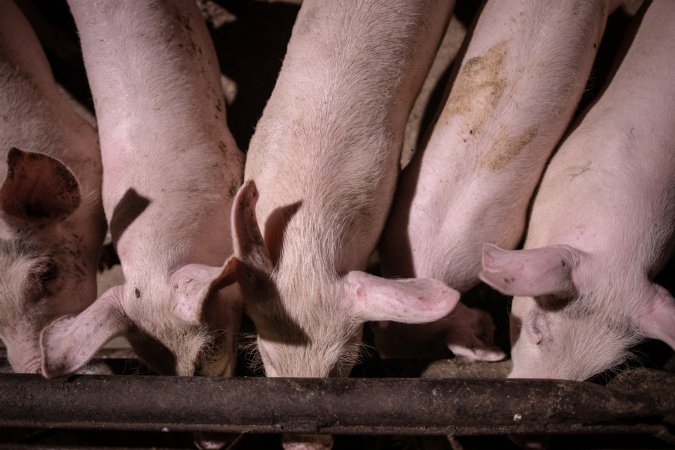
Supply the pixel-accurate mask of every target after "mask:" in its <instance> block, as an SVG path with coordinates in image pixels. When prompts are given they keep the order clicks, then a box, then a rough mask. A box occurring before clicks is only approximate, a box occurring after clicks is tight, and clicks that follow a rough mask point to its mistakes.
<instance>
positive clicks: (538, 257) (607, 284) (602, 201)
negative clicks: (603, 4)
mask: <svg viewBox="0 0 675 450" xmlns="http://www.w3.org/2000/svg"><path fill="white" fill-rule="evenodd" d="M643 12H644V16H643V17H641V18H639V17H638V18H636V20H637V21H638V24H639V27H638V28H637V32H636V34H635V35H634V37H633V36H631V37H632V38H633V39H632V42H629V46H628V50H627V53H626V55H625V57H624V58H623V60H622V61H620V63H619V64H618V66H617V69H616V73H615V74H614V76H613V78H612V79H611V81H610V82H609V84H608V86H607V88H606V90H605V91H604V93H603V94H602V95H601V97H600V98H599V100H598V101H597V102H596V103H595V104H594V105H593V106H592V107H591V108H590V109H589V110H588V111H587V113H586V114H585V115H584V116H583V117H582V119H581V120H580V122H579V124H578V125H577V126H576V127H575V128H574V130H573V132H572V133H571V134H570V135H569V137H567V138H566V139H565V141H564V142H563V144H562V145H561V147H560V149H559V150H558V152H557V153H556V155H555V156H554V157H553V159H552V160H551V163H550V165H549V167H548V168H547V169H546V172H545V174H544V178H543V180H542V182H541V186H540V189H539V192H538V193H537V196H536V198H535V202H534V204H533V207H532V213H531V219H530V224H529V227H528V233H527V240H526V243H525V249H524V250H521V251H507V250H501V249H499V248H497V247H495V246H493V245H486V246H485V248H484V250H483V272H482V273H481V279H483V280H484V281H485V282H486V283H488V284H490V285H491V286H493V287H494V288H495V289H497V290H499V291H501V292H503V293H505V294H508V295H514V296H515V297H514V299H513V306H512V312H511V345H512V356H513V370H512V372H511V374H510V376H511V377H514V378H515V377H518V378H563V379H573V380H585V379H587V378H589V377H591V376H593V375H595V374H597V373H600V372H602V371H604V370H606V369H609V368H611V367H613V366H615V365H617V364H620V363H622V362H623V361H624V360H625V359H626V357H627V356H628V351H629V349H630V347H631V346H632V345H634V344H635V343H637V342H638V341H639V340H640V339H642V338H643V337H649V338H655V339H659V340H661V341H664V342H666V343H667V344H668V345H670V346H671V347H673V348H675V300H674V299H673V297H672V296H671V295H670V294H669V293H668V292H667V291H666V290H665V289H664V288H662V287H661V286H658V285H656V284H654V283H653V282H652V281H651V279H652V278H653V277H654V276H655V275H656V274H657V273H658V271H659V269H660V268H661V266H662V265H663V264H664V263H665V260H666V259H667V258H668V256H669V251H668V250H669V249H670V248H672V245H673V237H674V224H675V126H674V124H675V84H673V82H672V74H673V72H674V71H675V59H674V58H673V55H675V28H673V26H672V24H673V23H675V3H672V2H653V3H651V4H649V5H648V7H647V8H646V9H643Z"/></svg>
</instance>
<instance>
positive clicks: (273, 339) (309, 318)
mask: <svg viewBox="0 0 675 450" xmlns="http://www.w3.org/2000/svg"><path fill="white" fill-rule="evenodd" d="M257 198H258V192H257V189H256V186H255V183H254V182H253V181H251V180H249V181H247V182H245V184H244V185H243V186H242V188H241V189H240V191H239V193H238V194H237V197H236V198H235V204H234V207H233V211H232V214H233V215H232V229H233V233H234V235H235V256H233V257H232V258H231V259H230V262H231V263H232V264H233V266H234V267H235V268H236V269H235V270H236V277H237V280H238V281H239V285H240V286H241V289H242V294H243V296H244V298H245V302H246V309H247V312H248V313H249V314H250V315H251V316H252V318H253V319H254V321H255V323H256V328H257V332H258V348H259V351H260V355H261V357H262V361H263V364H264V366H265V372H266V374H267V375H268V376H290V377H301V376H302V377H327V376H341V375H342V376H345V375H347V374H348V373H349V371H350V370H351V367H352V365H353V364H354V363H355V362H356V360H357V358H358V356H359V349H360V343H361V327H362V324H363V323H364V322H366V321H372V320H395V321H400V322H407V323H420V322H429V321H432V320H436V319H438V318H440V317H443V316H444V315H445V314H447V313H448V312H449V311H450V310H451V309H452V308H453V307H454V306H455V304H456V303H457V301H458V298H459V295H458V294H457V292H456V291H454V290H452V289H450V288H448V287H447V286H446V285H445V284H443V283H441V282H440V281H436V280H427V279H396V280H389V279H384V278H380V277H376V276H373V275H370V274H367V273H365V272H362V271H358V270H349V271H342V270H340V266H339V265H335V264H327V261H326V260H322V258H326V259H328V258H331V256H333V255H331V254H330V253H328V254H322V253H323V251H325V250H326V249H330V246H335V244H334V243H330V242H317V243H316V245H317V247H318V248H320V249H321V250H322V252H317V253H316V254H312V253H311V252H305V251H303V250H302V249H301V248H299V247H304V246H306V245H307V243H306V242H293V241H291V240H283V241H281V242H282V243H283V247H282V248H280V249H277V251H274V250H272V251H270V250H271V249H273V248H274V247H273V245H271V244H270V242H271V241H272V242H273V241H274V240H273V239H269V238H268V239H264V238H263V235H262V233H261V232H260V229H259V227H258V223H257V219H256V214H255V206H256V202H257ZM292 209H294V210H295V212H293V213H291V214H292V217H289V218H288V221H287V222H286V221H284V222H285V230H283V231H282V230H276V231H275V233H276V232H279V231H281V232H282V234H285V233H289V230H291V231H290V233H295V232H299V230H300V229H302V228H303V227H304V226H305V225H306V223H307V222H303V216H304V215H305V214H306V213H305V212H304V211H303V209H302V206H298V207H294V208H292ZM294 220H297V221H298V222H299V223H294ZM304 220H307V219H306V218H304ZM268 223H269V221H268ZM295 227H300V228H299V229H296V228H295ZM330 238H331V236H330V231H329V230H326V239H330ZM334 251H336V249H334ZM277 252H278V253H277ZM275 253H276V254H277V255H279V256H278V259H276V260H275V259H274V257H272V256H271V255H273V254H275ZM329 261H330V259H329ZM326 267H328V269H327V268H326Z"/></svg>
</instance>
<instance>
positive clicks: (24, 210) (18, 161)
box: [0, 148, 81, 222]
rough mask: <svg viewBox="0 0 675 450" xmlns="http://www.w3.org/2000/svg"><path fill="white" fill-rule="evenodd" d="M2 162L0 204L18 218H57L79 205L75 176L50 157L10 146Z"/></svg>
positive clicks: (53, 219)
mask: <svg viewBox="0 0 675 450" xmlns="http://www.w3.org/2000/svg"><path fill="white" fill-rule="evenodd" d="M6 164H7V176H6V177H5V181H4V182H3V184H2V188H0V207H2V211H4V212H5V213H6V214H7V215H9V216H13V217H17V218H19V219H22V220H36V219H37V220H45V221H47V222H58V221H61V220H63V219H65V218H66V217H68V216H69V215H70V214H71V213H72V212H73V211H75V209H77V207H78V206H79V205H80V201H81V198H80V188H79V184H78V182H77V179H76V178H75V176H74V175H73V174H72V173H71V172H70V170H68V168H67V167H66V166H64V165H63V164H62V163H60V162H59V161H57V160H55V159H54V158H51V157H49V156H47V155H44V154H42V153H29V152H22V151H21V150H19V149H16V148H12V149H10V150H9V152H8V153H7V163H6Z"/></svg>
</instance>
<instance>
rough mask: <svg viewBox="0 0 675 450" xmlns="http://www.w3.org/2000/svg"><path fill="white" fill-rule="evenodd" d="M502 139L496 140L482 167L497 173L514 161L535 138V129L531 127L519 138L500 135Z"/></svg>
mask: <svg viewBox="0 0 675 450" xmlns="http://www.w3.org/2000/svg"><path fill="white" fill-rule="evenodd" d="M501 134H502V136H503V137H499V138H497V140H496V142H495V143H494V145H493V146H492V148H491V149H490V151H489V152H488V154H487V155H485V159H484V160H483V163H482V164H481V166H482V167H484V168H486V169H489V170H492V171H498V170H502V169H503V168H504V167H505V166H506V165H507V164H509V163H510V162H511V161H513V160H514V159H516V158H517V157H518V155H519V154H520V152H521V151H522V150H523V149H524V148H525V147H526V146H527V145H528V144H529V143H530V142H532V140H533V139H534V138H535V136H536V135H537V127H535V126H531V127H530V128H528V129H527V130H525V131H524V132H523V133H522V134H520V135H519V136H516V137H513V136H508V135H507V134H506V133H504V132H502V133H501Z"/></svg>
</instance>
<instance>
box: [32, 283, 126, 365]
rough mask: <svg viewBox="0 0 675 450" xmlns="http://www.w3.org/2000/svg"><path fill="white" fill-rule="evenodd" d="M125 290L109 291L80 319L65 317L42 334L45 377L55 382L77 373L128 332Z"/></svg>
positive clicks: (80, 316) (79, 315)
mask: <svg viewBox="0 0 675 450" xmlns="http://www.w3.org/2000/svg"><path fill="white" fill-rule="evenodd" d="M122 295H123V290H122V286H115V287H112V288H110V289H108V290H107V291H106V292H105V293H104V294H103V295H101V296H100V297H99V298H98V299H97V300H96V301H95V302H94V303H92V304H91V305H90V306H89V307H88V308H87V309H85V310H84V311H82V312H81V313H80V314H78V315H77V316H66V317H62V318H60V319H58V320H56V321H54V322H52V323H51V325H49V326H47V327H46V328H45V329H44V330H42V332H41V333H40V348H41V350H42V374H43V375H44V376H45V377H47V378H54V377H59V376H63V375H67V374H69V373H73V372H75V371H76V370H77V369H79V368H80V367H82V366H83V365H85V364H86V363H87V362H88V361H89V359H91V357H92V356H94V354H95V353H96V352H97V351H98V349H99V348H101V347H102V346H103V345H104V344H105V343H106V342H108V341H109V340H110V339H112V338H113V337H115V336H118V335H120V334H123V333H124V332H125V331H126V330H128V328H129V325H130V321H129V319H128V318H127V316H126V314H125V313H124V310H123V309H122V303H121V299H122Z"/></svg>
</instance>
